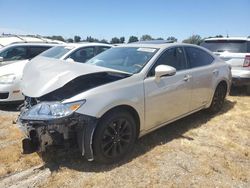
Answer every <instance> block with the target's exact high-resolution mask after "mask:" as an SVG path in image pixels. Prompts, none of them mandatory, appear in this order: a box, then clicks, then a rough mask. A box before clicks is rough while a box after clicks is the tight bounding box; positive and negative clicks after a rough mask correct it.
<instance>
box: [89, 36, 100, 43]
mask: <svg viewBox="0 0 250 188" xmlns="http://www.w3.org/2000/svg"><path fill="white" fill-rule="evenodd" d="M86 41H87V42H99V40H98V39H96V38H93V37H91V36H88V37H87V38H86Z"/></svg>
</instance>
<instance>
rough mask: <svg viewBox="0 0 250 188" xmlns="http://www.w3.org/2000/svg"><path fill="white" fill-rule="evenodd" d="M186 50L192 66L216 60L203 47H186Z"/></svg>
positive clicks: (199, 65) (203, 64)
mask: <svg viewBox="0 0 250 188" xmlns="http://www.w3.org/2000/svg"><path fill="white" fill-rule="evenodd" d="M185 50H186V55H187V60H188V64H189V67H190V68H195V67H201V66H206V65H209V64H211V63H212V62H213V61H214V58H213V56H211V55H210V54H209V53H207V52H206V51H204V50H202V49H199V48H195V47H185Z"/></svg>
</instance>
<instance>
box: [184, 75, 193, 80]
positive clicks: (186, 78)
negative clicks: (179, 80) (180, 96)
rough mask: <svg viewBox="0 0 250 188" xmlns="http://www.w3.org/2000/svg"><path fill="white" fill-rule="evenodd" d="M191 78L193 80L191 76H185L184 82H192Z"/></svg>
mask: <svg viewBox="0 0 250 188" xmlns="http://www.w3.org/2000/svg"><path fill="white" fill-rule="evenodd" d="M190 78H192V76H191V75H185V76H184V78H183V80H184V81H185V82H187V81H189V80H190Z"/></svg>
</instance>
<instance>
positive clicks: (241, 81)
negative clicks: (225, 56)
mask: <svg viewBox="0 0 250 188" xmlns="http://www.w3.org/2000/svg"><path fill="white" fill-rule="evenodd" d="M232 85H233V86H250V78H241V77H233V79H232Z"/></svg>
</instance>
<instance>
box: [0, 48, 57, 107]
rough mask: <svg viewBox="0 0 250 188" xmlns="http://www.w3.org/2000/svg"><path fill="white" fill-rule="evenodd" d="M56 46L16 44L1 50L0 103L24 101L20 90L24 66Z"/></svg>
mask: <svg viewBox="0 0 250 188" xmlns="http://www.w3.org/2000/svg"><path fill="white" fill-rule="evenodd" d="M55 45H56V44H49V43H16V44H11V45H8V46H6V47H4V48H2V49H0V103H3V102H10V101H13V102H14V101H20V100H23V99H24V97H23V95H22V93H21V91H20V88H19V83H20V79H21V77H22V72H23V68H24V66H25V65H26V63H27V62H28V61H29V60H30V59H32V58H34V57H35V56H37V55H39V54H40V53H42V52H43V51H45V50H48V49H49V48H51V47H54V46H55Z"/></svg>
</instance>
